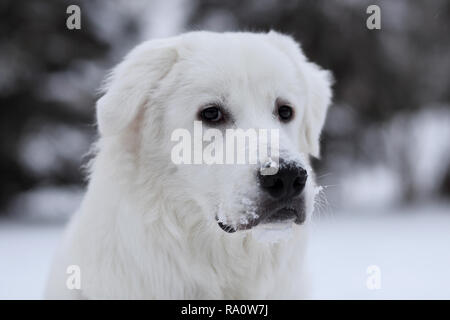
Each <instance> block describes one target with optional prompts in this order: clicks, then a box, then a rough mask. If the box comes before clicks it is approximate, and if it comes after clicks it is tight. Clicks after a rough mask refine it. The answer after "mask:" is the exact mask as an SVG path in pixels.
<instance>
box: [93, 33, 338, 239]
mask: <svg viewBox="0 0 450 320" xmlns="http://www.w3.org/2000/svg"><path fill="white" fill-rule="evenodd" d="M330 81H331V80H330V75H329V73H328V72H327V71H324V70H321V69H320V68H319V67H318V66H317V65H315V64H313V63H311V62H309V61H308V60H307V59H306V58H305V56H304V55H303V53H302V52H301V49H300V48H299V46H298V44H297V43H296V42H295V41H294V40H292V38H290V37H288V36H285V35H282V34H279V33H276V32H269V33H265V34H255V33H223V34H217V33H210V32H194V33H188V34H185V35H182V36H179V37H175V38H169V39H164V40H154V41H149V42H146V43H144V44H142V45H140V46H138V47H137V48H136V49H134V50H133V51H132V52H131V53H130V54H129V55H128V56H127V57H126V58H125V59H124V61H123V62H122V63H121V64H119V65H118V66H117V67H116V69H115V70H114V71H113V73H112V75H111V78H110V80H109V82H108V84H107V88H106V94H105V95H104V96H103V97H102V98H101V99H100V100H99V101H98V104H97V117H98V125H99V130H100V133H101V135H102V139H106V140H108V139H109V140H115V141H120V143H121V147H120V148H123V150H122V151H123V152H128V153H131V154H133V155H134V156H135V158H136V159H137V160H136V159H135V160H136V161H135V162H134V165H135V166H136V167H137V168H136V169H137V171H136V172H138V175H139V176H140V178H143V180H145V181H151V183H153V184H158V185H157V186H154V187H155V188H158V189H159V190H162V191H161V192H163V193H164V197H166V198H165V199H168V201H170V199H173V201H179V200H180V199H186V201H188V200H190V201H195V203H196V204H197V205H198V206H199V208H201V209H200V212H201V214H202V215H203V216H202V218H204V219H209V221H213V222H214V223H211V224H209V225H211V226H212V227H214V228H217V230H219V231H220V229H219V227H220V228H221V229H223V230H224V231H227V232H230V233H231V232H235V231H242V230H249V229H252V228H253V227H255V226H269V225H270V226H274V225H275V226H283V227H285V226H291V225H295V224H301V223H303V222H304V221H305V219H306V218H307V216H308V214H309V213H311V212H312V208H313V203H314V194H315V191H314V188H315V185H314V182H313V174H312V171H311V168H310V166H309V159H308V157H309V155H312V156H316V157H317V156H318V155H319V136H320V132H321V129H322V126H323V123H324V120H325V116H326V111H327V107H328V105H329V103H330V99H331V89H330ZM236 129H240V131H239V130H236ZM233 130H234V131H233ZM242 134H243V135H244V140H242V139H241V141H238V140H239V136H240V135H241V138H242ZM255 137H256V140H254V139H255ZM252 139H253V140H252ZM232 141H234V143H235V145H233V144H232V143H231V142H232ZM242 141H244V142H243V143H242ZM251 141H257V146H258V147H257V149H255V148H253V147H252V146H251V145H250V144H251V143H252V142H251ZM264 148H266V152H265V153H261V151H260V150H262V149H264ZM119 150H120V149H118V151H119ZM240 155H241V156H242V157H243V158H242V157H241V158H239V157H240ZM190 214H198V213H190ZM220 232H221V231H220Z"/></svg>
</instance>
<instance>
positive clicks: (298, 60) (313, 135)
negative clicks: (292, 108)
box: [268, 31, 333, 158]
mask: <svg viewBox="0 0 450 320" xmlns="http://www.w3.org/2000/svg"><path fill="white" fill-rule="evenodd" d="M268 36H269V38H270V39H271V41H272V43H275V44H276V46H277V47H278V48H279V49H280V50H282V51H283V52H284V53H285V54H286V55H287V56H288V57H289V58H290V59H291V60H292V61H293V62H294V64H295V65H296V66H297V67H298V70H299V72H300V77H302V78H303V80H304V83H305V84H306V86H307V88H306V89H307V90H306V93H307V97H306V109H305V112H304V117H303V124H302V132H301V136H300V143H301V145H302V149H303V150H306V151H307V152H308V153H309V154H311V155H312V156H314V157H316V158H317V157H319V155H320V143H319V141H320V133H321V131H322V127H323V125H324V122H325V118H326V114H327V109H328V106H329V105H330V103H331V98H332V92H331V85H332V84H333V77H332V75H331V73H330V72H329V71H327V70H323V69H321V68H320V67H319V66H318V65H316V64H315V63H313V62H310V61H308V60H307V59H306V57H305V55H304V54H303V52H302V50H301V48H300V46H299V44H298V43H297V42H296V41H294V40H293V39H292V37H290V36H287V35H283V34H280V33H278V32H275V31H270V32H269V33H268Z"/></svg>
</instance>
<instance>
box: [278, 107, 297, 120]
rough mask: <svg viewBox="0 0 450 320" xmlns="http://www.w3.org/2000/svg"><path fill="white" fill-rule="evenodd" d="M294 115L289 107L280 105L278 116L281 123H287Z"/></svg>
mask: <svg viewBox="0 0 450 320" xmlns="http://www.w3.org/2000/svg"><path fill="white" fill-rule="evenodd" d="M293 115H294V110H292V108H291V107H290V106H287V105H282V106H279V107H278V116H279V117H280V120H281V121H289V120H291V119H292V116H293Z"/></svg>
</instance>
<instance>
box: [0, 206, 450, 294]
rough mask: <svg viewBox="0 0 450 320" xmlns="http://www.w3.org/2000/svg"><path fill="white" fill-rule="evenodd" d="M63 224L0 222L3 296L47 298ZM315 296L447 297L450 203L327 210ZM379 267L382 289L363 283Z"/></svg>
mask: <svg viewBox="0 0 450 320" xmlns="http://www.w3.org/2000/svg"><path fill="white" fill-rule="evenodd" d="M61 235H62V226H60V225H45V224H30V223H25V222H22V223H20V222H18V221H11V220H5V219H3V220H0V299H39V298H41V297H42V291H43V288H44V283H45V278H46V276H47V272H48V267H49V263H50V260H51V257H52V254H53V253H54V251H55V248H56V246H57V245H58V242H59V240H60V237H61ZM308 261H309V263H310V270H311V277H312V280H313V281H312V282H313V284H314V287H315V290H314V292H313V298H318V299H348V298H354V299H402V298H404V299H416V298H417V299H422V298H423V299H431V298H436V299H445V298H446V299H450V212H449V210H448V206H447V205H442V206H436V205H434V206H423V207H418V208H414V209H399V210H396V211H394V212H392V211H391V212H389V214H387V213H375V212H371V213H370V214H365V215H363V216H361V215H359V216H356V215H355V213H353V214H351V213H347V214H345V215H344V214H338V213H335V214H333V215H327V216H325V217H324V216H322V217H321V218H318V219H316V220H315V222H314V225H313V229H312V239H311V242H310V247H309V259H308ZM371 265H376V266H378V267H379V268H380V271H381V273H380V280H381V282H380V284H381V288H380V289H379V290H369V289H368V288H367V286H366V281H367V277H368V275H367V274H366V270H367V267H368V266H371Z"/></svg>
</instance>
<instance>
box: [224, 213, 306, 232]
mask: <svg viewBox="0 0 450 320" xmlns="http://www.w3.org/2000/svg"><path fill="white" fill-rule="evenodd" d="M265 216H266V217H265V218H261V219H254V220H251V221H249V222H248V223H245V224H234V225H233V224H226V223H224V222H222V221H219V220H218V219H217V218H216V220H217V224H218V225H219V227H220V228H221V229H222V230H223V231H225V232H227V233H234V232H237V231H245V230H251V229H253V228H255V227H257V226H258V228H259V229H271V230H274V229H280V230H282V229H287V228H290V227H292V226H293V225H295V224H298V225H300V224H302V223H304V222H305V218H306V214H305V210H303V209H301V210H299V209H295V208H292V207H283V208H280V209H277V210H276V211H275V212H273V213H270V214H268V215H265Z"/></svg>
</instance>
